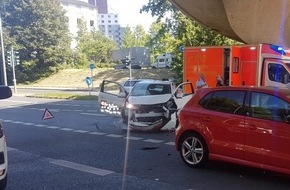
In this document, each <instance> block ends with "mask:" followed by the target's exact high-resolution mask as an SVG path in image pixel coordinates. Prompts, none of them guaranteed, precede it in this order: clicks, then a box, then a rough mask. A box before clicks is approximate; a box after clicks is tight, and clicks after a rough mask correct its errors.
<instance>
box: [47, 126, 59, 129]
mask: <svg viewBox="0 0 290 190" xmlns="http://www.w3.org/2000/svg"><path fill="white" fill-rule="evenodd" d="M46 128H48V129H58V128H59V127H56V126H47V127H46Z"/></svg>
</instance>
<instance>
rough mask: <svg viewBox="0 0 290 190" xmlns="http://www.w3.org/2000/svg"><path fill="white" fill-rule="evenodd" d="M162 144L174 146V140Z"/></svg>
mask: <svg viewBox="0 0 290 190" xmlns="http://www.w3.org/2000/svg"><path fill="white" fill-rule="evenodd" d="M164 144H167V145H172V146H175V142H168V143H164Z"/></svg>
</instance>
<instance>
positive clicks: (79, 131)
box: [73, 130, 89, 133]
mask: <svg viewBox="0 0 290 190" xmlns="http://www.w3.org/2000/svg"><path fill="white" fill-rule="evenodd" d="M73 132H76V133H88V132H89V131H84V130H74V131H73Z"/></svg>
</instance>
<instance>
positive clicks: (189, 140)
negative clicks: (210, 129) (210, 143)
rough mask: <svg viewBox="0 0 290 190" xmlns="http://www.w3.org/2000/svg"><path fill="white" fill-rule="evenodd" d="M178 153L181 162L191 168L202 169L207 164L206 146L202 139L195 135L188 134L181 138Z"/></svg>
mask: <svg viewBox="0 0 290 190" xmlns="http://www.w3.org/2000/svg"><path fill="white" fill-rule="evenodd" d="M179 153H180V156H181V158H182V160H183V162H184V163H185V164H186V165H187V166H189V167H191V168H200V167H204V166H205V165H206V163H207V162H208V148H207V145H206V143H205V141H204V139H203V138H202V137H201V136H200V135H198V134H195V133H188V134H186V135H184V136H183V137H182V138H181V140H180V141H179Z"/></svg>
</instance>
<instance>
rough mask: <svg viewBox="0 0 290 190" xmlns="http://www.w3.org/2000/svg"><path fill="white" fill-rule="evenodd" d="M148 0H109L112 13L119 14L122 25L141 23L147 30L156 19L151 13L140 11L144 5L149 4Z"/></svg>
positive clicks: (132, 25) (131, 25)
mask: <svg viewBox="0 0 290 190" xmlns="http://www.w3.org/2000/svg"><path fill="white" fill-rule="evenodd" d="M147 3H148V0H108V9H109V12H110V13H118V14H119V22H120V25H121V26H122V27H126V26H128V25H129V26H130V27H135V26H136V25H138V24H141V25H142V26H143V27H144V29H145V30H146V31H148V30H149V27H150V24H151V23H152V22H154V21H155V19H154V18H152V16H151V15H150V13H142V14H141V13H139V11H140V9H141V8H142V6H143V5H147Z"/></svg>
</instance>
